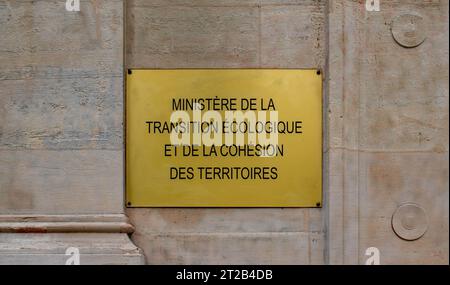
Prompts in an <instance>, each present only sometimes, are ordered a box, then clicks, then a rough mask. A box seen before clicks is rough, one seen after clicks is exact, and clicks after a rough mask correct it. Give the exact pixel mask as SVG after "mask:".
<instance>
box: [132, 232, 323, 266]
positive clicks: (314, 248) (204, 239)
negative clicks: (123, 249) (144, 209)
mask: <svg viewBox="0 0 450 285" xmlns="http://www.w3.org/2000/svg"><path fill="white" fill-rule="evenodd" d="M323 238H324V237H323V234H320V235H317V234H310V233H304V232H271V233H238V232H236V233H178V234H174V233H171V234H166V233H159V234H158V233H155V234H148V233H145V234H143V233H140V232H139V230H138V231H137V232H136V233H135V234H134V235H133V241H134V242H135V243H136V244H137V245H138V246H139V247H140V248H141V249H142V250H143V251H144V253H145V256H146V260H147V263H148V264H311V263H315V264H317V263H323V262H324V260H323V253H322V251H321V250H320V249H321V244H322V243H323Z"/></svg>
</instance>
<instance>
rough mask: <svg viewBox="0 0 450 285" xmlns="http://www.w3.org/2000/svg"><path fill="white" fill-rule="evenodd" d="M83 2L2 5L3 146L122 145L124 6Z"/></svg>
mask: <svg viewBox="0 0 450 285" xmlns="http://www.w3.org/2000/svg"><path fill="white" fill-rule="evenodd" d="M81 3H82V4H81V5H82V9H81V12H79V13H72V12H67V11H66V10H65V1H1V2H0V34H1V35H2V40H1V41H0V62H1V63H2V64H1V66H0V90H1V91H0V92H1V96H0V106H1V107H0V108H1V109H0V128H1V129H0V149H122V148H123V146H122V144H123V138H122V137H123V135H122V134H123V130H122V129H123V125H122V121H123V112H122V110H123V105H122V104H123V97H122V96H123V83H122V82H123V75H122V70H123V66H122V64H123V50H122V49H123V7H122V5H123V3H122V1H117V0H115V1H108V2H107V3H106V2H105V1H82V2H81ZM50 19H51V20H50Z"/></svg>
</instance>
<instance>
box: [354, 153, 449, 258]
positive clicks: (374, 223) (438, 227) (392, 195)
mask: <svg viewBox="0 0 450 285" xmlns="http://www.w3.org/2000/svg"><path fill="white" fill-rule="evenodd" d="M448 163H449V161H448V153H445V154H441V153H420V152H413V153H408V152H406V153H368V154H364V155H362V156H361V170H360V173H361V174H360V175H361V180H362V183H361V184H362V186H363V188H362V189H361V191H360V201H361V202H360V211H359V212H360V242H361V245H360V250H361V253H360V261H361V262H362V263H363V261H364V259H365V258H364V250H365V248H367V247H371V246H374V247H377V248H379V249H380V251H381V263H382V264H448V260H449V259H448V258H449V257H448V239H449V216H448V206H449V192H448V188H449V184H448V183H449V182H448V175H449V169H448ZM405 203H414V204H417V205H419V206H420V207H421V208H423V209H424V211H425V214H426V216H427V220H428V222H427V227H428V229H427V231H426V232H425V234H424V235H423V236H422V237H421V238H420V239H418V240H415V241H407V240H404V239H402V238H400V237H398V236H397V235H396V234H395V232H394V231H393V228H392V223H391V221H392V215H393V214H394V212H395V210H396V209H397V207H399V206H400V205H402V204H405ZM403 222H405V221H403ZM410 222H414V221H410ZM405 225H406V224H405ZM406 226H407V225H406ZM416 226H418V225H416Z"/></svg>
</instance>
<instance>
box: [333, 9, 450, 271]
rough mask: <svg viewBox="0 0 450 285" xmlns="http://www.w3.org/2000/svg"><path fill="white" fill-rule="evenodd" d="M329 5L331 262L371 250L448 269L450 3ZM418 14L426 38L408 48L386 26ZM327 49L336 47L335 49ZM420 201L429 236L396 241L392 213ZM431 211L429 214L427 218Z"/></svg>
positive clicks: (392, 260) (389, 259)
mask: <svg viewBox="0 0 450 285" xmlns="http://www.w3.org/2000/svg"><path fill="white" fill-rule="evenodd" d="M360 5H361V4H360V3H358V2H349V1H332V2H331V3H330V7H329V10H330V31H329V35H330V46H329V62H330V65H329V70H330V81H329V92H330V94H329V98H330V99H329V102H330V105H329V114H328V118H329V120H330V121H329V122H330V130H329V132H330V140H329V143H330V150H329V151H330V165H329V171H330V175H329V177H330V189H329V194H330V196H329V198H328V200H327V201H328V203H329V207H330V210H329V212H328V221H327V223H328V227H327V229H328V231H329V234H328V247H329V248H327V251H328V253H327V254H328V258H329V262H330V263H360V264H364V263H365V260H366V259H367V258H368V257H367V256H365V250H366V248H368V247H377V248H379V249H380V253H381V263H382V264H402V263H406V264H446V263H448V258H449V257H448V231H449V225H448V207H449V203H448V25H447V23H448V2H443V1H426V3H425V2H423V1H383V4H382V10H381V11H380V12H367V11H365V10H364V9H362V7H361V6H360ZM405 12H414V13H420V14H421V15H423V17H424V20H425V21H424V25H425V29H424V30H425V32H426V35H427V39H426V41H425V42H423V43H422V44H421V45H419V46H417V47H415V48H410V49H405V48H404V47H402V46H400V45H398V44H397V43H396V42H395V40H394V39H393V37H392V34H391V31H390V23H391V22H392V19H394V18H395V17H396V16H397V15H399V14H402V13H405ZM333 47H334V48H333ZM406 202H411V203H417V204H418V205H420V207H422V208H423V209H424V210H425V211H426V212H427V216H428V223H429V224H428V228H427V231H426V233H425V234H424V235H423V236H422V237H420V238H419V239H417V240H414V241H406V240H404V239H400V238H399V237H398V236H397V235H396V234H395V233H394V231H393V229H392V214H393V213H394V212H395V210H396V209H397V208H398V206H400V205H401V204H403V203H406ZM428 213H429V215H428Z"/></svg>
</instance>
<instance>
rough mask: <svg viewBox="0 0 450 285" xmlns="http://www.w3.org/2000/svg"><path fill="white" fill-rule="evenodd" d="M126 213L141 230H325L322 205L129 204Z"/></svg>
mask: <svg viewBox="0 0 450 285" xmlns="http://www.w3.org/2000/svg"><path fill="white" fill-rule="evenodd" d="M127 214H128V216H129V217H130V219H131V220H132V221H133V223H134V224H135V225H137V227H139V231H140V232H141V234H142V233H145V234H152V233H193V232H201V233H226V232H242V233H252V232H307V231H310V230H311V231H321V230H322V227H321V225H322V221H321V212H320V210H319V209H295V208H272V209H264V208H248V209H245V208H228V209H227V208H181V209H172V208H128V209H127Z"/></svg>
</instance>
